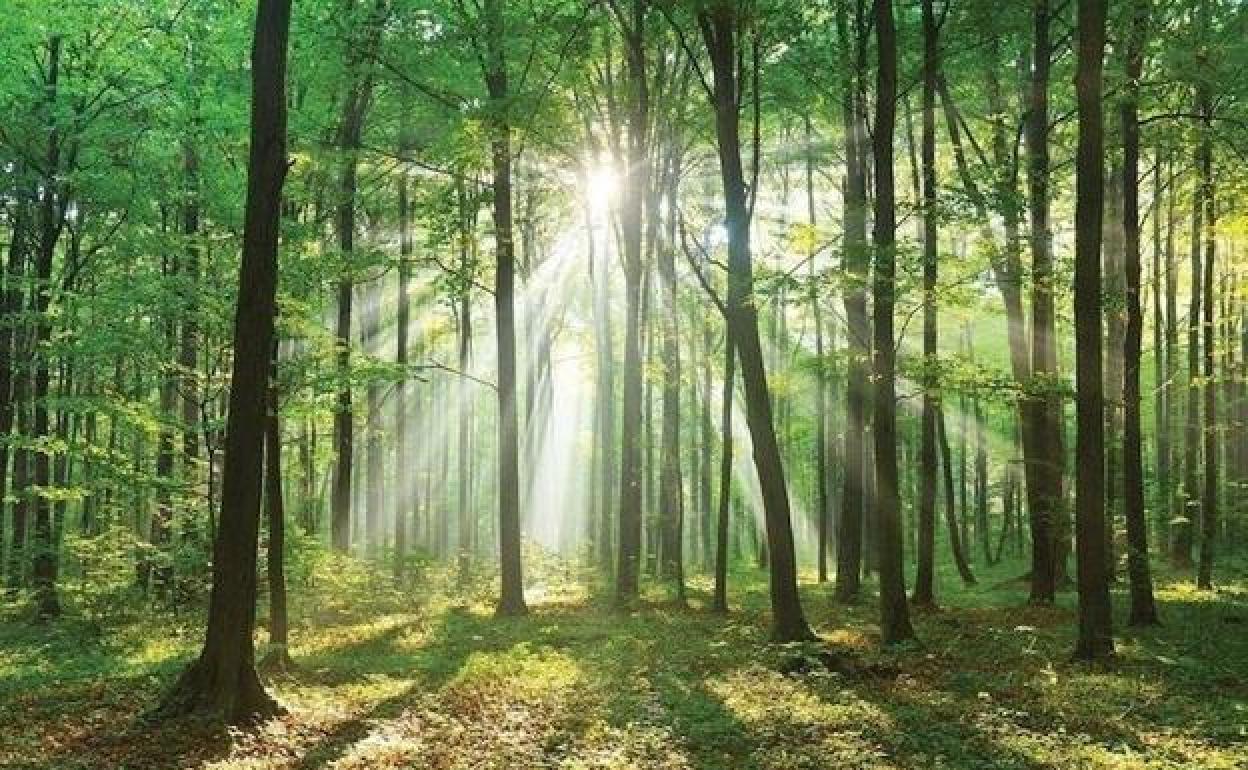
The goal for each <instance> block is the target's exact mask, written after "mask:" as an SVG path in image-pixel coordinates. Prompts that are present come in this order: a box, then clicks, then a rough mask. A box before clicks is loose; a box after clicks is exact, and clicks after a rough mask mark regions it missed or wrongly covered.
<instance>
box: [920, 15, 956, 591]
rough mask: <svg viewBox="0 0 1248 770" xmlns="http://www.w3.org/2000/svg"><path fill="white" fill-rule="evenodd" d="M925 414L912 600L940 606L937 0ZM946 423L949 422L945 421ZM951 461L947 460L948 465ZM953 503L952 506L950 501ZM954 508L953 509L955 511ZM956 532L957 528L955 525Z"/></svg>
mask: <svg viewBox="0 0 1248 770" xmlns="http://www.w3.org/2000/svg"><path fill="white" fill-rule="evenodd" d="M922 8H923V10H922V13H923V140H922V161H921V162H922V169H923V171H922V176H923V225H922V227H923V237H922V244H923V414H922V417H921V419H922V423H923V424H922V436H921V437H920V441H921V446H920V448H919V473H920V478H919V549H918V571H917V573H916V575H915V578H914V594H913V597H912V600H913V601H914V603H915V604H917V605H920V606H934V605H935V604H936V595H935V591H934V583H935V571H936V569H935V559H936V554H935V539H936V415H937V411H938V409H939V406H938V402H937V395H936V388H937V382H936V378H937V372H936V366H937V363H938V362H937V359H936V321H937V315H936V269H937V268H936V262H937V260H936V246H937V238H938V237H939V236H938V230H937V225H936V211H935V209H936V74H937V72H938V71H939V67H940V64H939V61H940V60H939V58H938V57H939V56H940V53H939V46H940V43H939V40H938V37H937V36H938V34H939V32H938V30H937V28H936V13H935V11H934V9H933V7H932V0H923V3H922ZM942 427H943V426H942ZM948 465H949V463H948V462H946V466H948ZM946 508H948V506H946ZM950 514H951V512H950ZM955 533H956V530H955Z"/></svg>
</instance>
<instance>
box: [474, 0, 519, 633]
mask: <svg viewBox="0 0 1248 770" xmlns="http://www.w3.org/2000/svg"><path fill="white" fill-rule="evenodd" d="M503 7H504V6H503V2H502V0H485V2H484V4H483V5H482V13H483V14H484V20H483V21H484V28H485V39H486V51H485V57H484V62H485V68H486V70H485V73H484V74H485V84H486V90H487V91H488V92H489V96H490V103H491V104H490V106H491V112H492V114H491V120H490V125H489V131H490V157H491V161H492V166H493V186H494V212H493V213H494V240H495V249H496V258H497V265H496V267H495V270H494V317H495V329H496V336H497V338H498V340H497V342H498V538H499V540H498V542H499V562H500V567H501V573H502V588H501V593H500V594H499V599H498V608H497V611H498V614H499V615H523V614H525V613H526V612H528V608H527V607H526V605H525V602H524V576H523V573H522V565H521V558H520V456H519V438H520V429H519V425H518V416H517V414H516V311H515V278H516V251H515V248H516V247H515V240H514V238H513V226H512V210H511V205H512V197H511V163H512V156H511V123H510V120H509V118H508V113H507V100H508V98H509V97H510V91H509V86H508V78H507V62H506V53H505V51H504V49H503V41H504V39H505V37H504V36H505V35H506V30H505V20H504V18H503Z"/></svg>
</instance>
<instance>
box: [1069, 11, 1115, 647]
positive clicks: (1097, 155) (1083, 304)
mask: <svg viewBox="0 0 1248 770" xmlns="http://www.w3.org/2000/svg"><path fill="white" fill-rule="evenodd" d="M1078 39H1079V42H1078V62H1077V69H1076V78H1075V92H1076V94H1077V97H1078V115H1079V140H1078V149H1077V154H1076V166H1075V383H1076V396H1075V401H1076V407H1077V408H1076V421H1077V424H1078V434H1077V437H1076V440H1075V455H1076V457H1075V530H1076V538H1077V551H1076V563H1077V566H1078V587H1079V635H1078V640H1077V642H1076V644H1075V658H1077V659H1081V660H1096V659H1101V658H1106V657H1109V656H1111V655H1112V654H1113V651H1114V639H1113V635H1112V619H1111V612H1110V609H1111V608H1110V602H1109V580H1108V575H1107V574H1106V569H1105V568H1106V564H1105V403H1104V402H1105V386H1104V374H1103V371H1102V359H1101V339H1102V329H1101V321H1102V310H1101V234H1102V233H1101V217H1102V214H1103V211H1102V209H1103V203H1102V201H1103V191H1104V189H1103V188H1104V184H1105V169H1104V127H1103V107H1102V98H1103V95H1102V93H1101V83H1102V70H1103V65H1104V62H1103V57H1104V51H1105V0H1079V10H1078Z"/></svg>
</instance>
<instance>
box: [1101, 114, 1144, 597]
mask: <svg viewBox="0 0 1248 770" xmlns="http://www.w3.org/2000/svg"><path fill="white" fill-rule="evenodd" d="M1124 138H1125V137H1124ZM1109 158H1110V161H1109V168H1108V175H1107V177H1106V181H1105V218H1104V228H1105V235H1104V242H1103V246H1102V248H1101V254H1102V257H1101V259H1102V264H1103V275H1104V278H1105V298H1104V301H1103V305H1104V308H1103V310H1104V313H1105V489H1106V492H1107V494H1106V498H1105V528H1106V529H1105V564H1106V569H1107V570H1108V572H1109V579H1110V581H1111V582H1112V581H1115V580H1117V574H1118V558H1117V554H1116V550H1117V549H1116V547H1115V542H1114V541H1115V537H1116V535H1115V533H1116V532H1117V522H1118V519H1119V515H1120V514H1121V513H1122V502H1123V500H1122V489H1123V479H1122V443H1121V439H1122V437H1121V435H1120V434H1121V431H1122V402H1123V390H1122V388H1123V382H1124V374H1123V370H1124V359H1123V353H1124V349H1125V340H1126V333H1127V324H1126V320H1127V317H1126V301H1125V300H1126V282H1125V276H1126V271H1125V270H1124V261H1125V259H1124V252H1125V249H1126V237H1125V234H1124V232H1123V222H1124V212H1123V210H1122V207H1123V193H1124V188H1123V184H1122V181H1123V168H1122V160H1121V158H1120V157H1119V155H1118V153H1117V152H1116V151H1111V152H1110V153H1109ZM1136 184H1137V185H1138V182H1136ZM1137 192H1138V188H1137ZM1137 197H1138V195H1137ZM1136 216H1137V220H1138V213H1137V215H1136ZM1137 235H1138V234H1137Z"/></svg>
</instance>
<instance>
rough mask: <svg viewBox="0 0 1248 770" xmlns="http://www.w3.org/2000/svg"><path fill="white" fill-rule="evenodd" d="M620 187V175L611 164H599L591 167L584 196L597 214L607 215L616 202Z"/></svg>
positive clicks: (586, 179)
mask: <svg viewBox="0 0 1248 770" xmlns="http://www.w3.org/2000/svg"><path fill="white" fill-rule="evenodd" d="M619 186H620V174H619V172H618V171H616V169H615V166H612V165H611V164H610V163H603V162H598V163H595V164H594V165H593V166H591V167H590V169H589V173H588V174H587V175H586V177H585V190H584V191H583V193H584V195H585V196H586V198H587V199H588V201H589V206H590V209H591V210H592V211H593V212H594V213H595V214H601V213H605V212H606V211H607V209H608V208H609V207H610V205H611V202H612V201H613V200H615V195H616V192H617V191H618V190H619Z"/></svg>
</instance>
